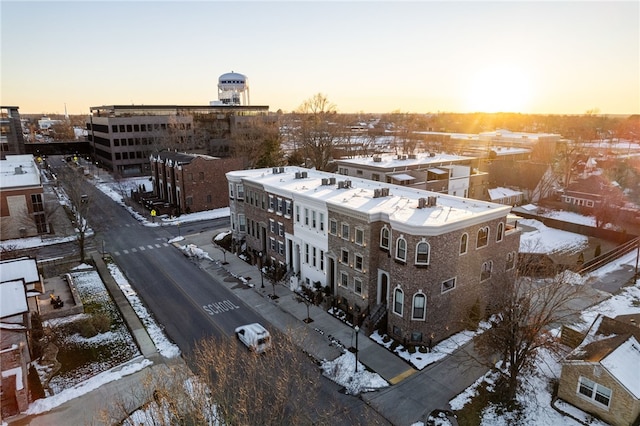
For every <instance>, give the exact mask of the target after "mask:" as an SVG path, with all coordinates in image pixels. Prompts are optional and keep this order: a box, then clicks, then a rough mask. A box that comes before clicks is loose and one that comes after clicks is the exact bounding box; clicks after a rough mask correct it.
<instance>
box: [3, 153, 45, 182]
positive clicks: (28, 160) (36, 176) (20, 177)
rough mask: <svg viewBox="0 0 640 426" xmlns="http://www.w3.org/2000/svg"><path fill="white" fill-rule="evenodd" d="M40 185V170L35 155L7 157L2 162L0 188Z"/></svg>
mask: <svg viewBox="0 0 640 426" xmlns="http://www.w3.org/2000/svg"><path fill="white" fill-rule="evenodd" d="M40 185H41V181H40V170H39V169H38V166H36V163H35V160H34V159H33V155H7V158H6V160H0V188H2V189H11V188H21V187H28V186H40Z"/></svg>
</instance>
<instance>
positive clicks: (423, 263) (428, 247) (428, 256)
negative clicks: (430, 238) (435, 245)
mask: <svg viewBox="0 0 640 426" xmlns="http://www.w3.org/2000/svg"><path fill="white" fill-rule="evenodd" d="M420 244H426V245H427V261H426V262H418V246H419V245H420ZM415 261H416V265H428V264H429V263H430V262H431V244H429V243H428V242H427V241H426V240H424V239H423V240H422V241H419V242H418V244H416V258H415Z"/></svg>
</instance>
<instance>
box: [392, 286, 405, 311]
mask: <svg viewBox="0 0 640 426" xmlns="http://www.w3.org/2000/svg"><path fill="white" fill-rule="evenodd" d="M403 306H404V293H403V292H402V289H400V288H396V289H395V290H394V291H393V312H394V313H395V314H398V315H400V316H402V308H403Z"/></svg>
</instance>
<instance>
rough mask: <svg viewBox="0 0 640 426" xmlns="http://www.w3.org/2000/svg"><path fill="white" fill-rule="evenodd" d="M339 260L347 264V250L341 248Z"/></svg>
mask: <svg viewBox="0 0 640 426" xmlns="http://www.w3.org/2000/svg"><path fill="white" fill-rule="evenodd" d="M340 261H341V262H342V263H344V264H345V265H348V264H349V250H345V249H342V256H341V257H340Z"/></svg>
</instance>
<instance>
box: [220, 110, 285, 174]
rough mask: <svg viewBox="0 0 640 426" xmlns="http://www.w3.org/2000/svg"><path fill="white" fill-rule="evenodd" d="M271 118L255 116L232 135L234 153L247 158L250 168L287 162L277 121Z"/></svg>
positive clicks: (236, 155)
mask: <svg viewBox="0 0 640 426" xmlns="http://www.w3.org/2000/svg"><path fill="white" fill-rule="evenodd" d="M269 118H270V119H267V117H255V119H254V120H252V121H251V122H250V123H247V124H246V125H245V126H243V127H242V128H240V129H237V130H236V131H235V132H234V134H233V136H232V155H233V156H235V157H244V158H246V159H247V162H248V168H250V169H253V168H262V167H273V166H281V165H284V164H285V163H286V160H285V157H284V153H283V151H282V147H281V142H282V141H281V136H280V131H279V129H278V126H277V122H276V121H275V120H274V119H273V118H271V117H269Z"/></svg>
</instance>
